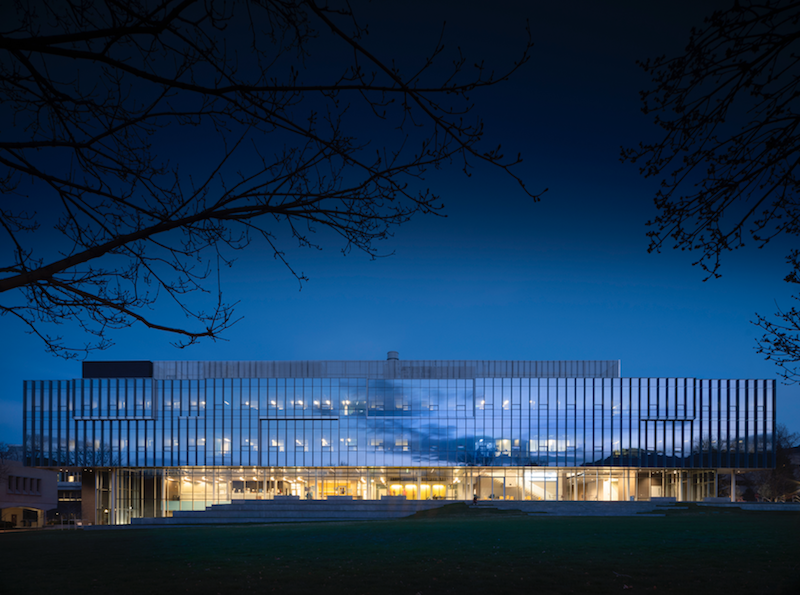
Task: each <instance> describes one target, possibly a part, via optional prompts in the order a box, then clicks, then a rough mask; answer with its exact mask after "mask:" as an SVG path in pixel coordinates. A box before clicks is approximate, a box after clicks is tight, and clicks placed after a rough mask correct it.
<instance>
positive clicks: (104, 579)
mask: <svg viewBox="0 0 800 595" xmlns="http://www.w3.org/2000/svg"><path fill="white" fill-rule="evenodd" d="M0 568H1V569H2V573H1V574H0V593H3V594H5V593H9V594H10V593H25V594H36V593H46V594H48V595H53V594H56V593H80V594H81V595H84V594H91V593H114V594H125V593H131V594H136V595H146V594H149V593H175V594H177V593H192V594H201V593H222V594H226V595H227V594H229V593H230V594H238V593H281V594H291V593H322V594H324V595H335V594H339V593H347V594H358V593H366V594H394V593H398V594H409V595H415V594H417V593H421V594H422V595H429V594H430V595H433V594H437V593H458V594H465V593H481V594H495V593H498V594H500V593H570V592H574V593H617V592H620V591H624V590H629V589H632V590H633V594H634V595H635V593H638V592H641V591H653V590H655V591H657V592H661V593H702V594H703V595H708V594H712V593H724V594H725V595H732V594H739V593H747V594H757V593H785V594H787V595H797V594H799V593H800V515H798V514H796V513H752V512H751V513H743V512H730V511H727V510H718V511H714V510H712V509H700V508H698V507H694V506H693V507H691V508H690V510H689V511H685V512H680V513H671V514H670V515H669V516H667V517H665V518H630V517H622V518H613V517H606V518H565V517H562V518H552V517H551V518H546V517H530V516H520V515H517V514H490V513H488V512H487V513H479V512H477V511H472V510H469V509H467V508H466V507H465V506H464V505H461V504H456V505H453V506H449V507H445V508H444V509H441V510H440V511H439V512H437V513H435V514H428V515H427V516H425V517H422V518H411V519H405V520H401V521H391V522H377V523H325V524H307V525H267V526H258V527H233V526H216V527H203V528H173V529H136V530H132V529H131V530H109V531H63V532H58V531H39V532H31V533H6V534H0Z"/></svg>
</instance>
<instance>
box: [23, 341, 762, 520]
mask: <svg viewBox="0 0 800 595" xmlns="http://www.w3.org/2000/svg"><path fill="white" fill-rule="evenodd" d="M775 391H776V387H775V381H774V380H764V379H697V378H681V377H674V378H625V377H622V376H621V375H620V362H619V360H602V361H516V360H514V361H486V360H409V361H405V360H400V358H399V355H398V354H397V352H393V351H390V352H389V355H388V358H387V359H386V360H385V361H384V360H374V361H335V360H323V361H200V362H182V361H162V362H150V361H134V362H84V364H83V374H82V377H81V378H76V379H71V380H55V381H51V380H33V381H26V382H25V383H24V387H23V399H24V414H23V432H24V436H25V444H24V449H25V454H24V456H25V462H26V464H27V465H29V466H31V467H44V468H49V469H54V470H57V471H59V472H61V473H63V474H69V473H72V474H73V476H74V477H78V476H79V477H80V485H81V490H80V498H79V499H80V504H81V507H82V512H81V515H82V517H83V520H84V522H86V523H98V524H106V523H108V524H120V523H123V524H124V523H129V522H130V519H131V518H137V517H165V516H171V515H172V513H173V512H174V511H177V510H202V509H204V508H205V507H207V506H209V505H212V504H218V503H227V502H231V501H232V500H235V499H271V498H274V497H276V496H282V495H293V496H300V497H301V498H304V499H323V498H328V497H329V496H350V497H353V498H356V499H380V498H381V497H383V496H387V495H390V496H404V497H406V498H408V499H437V500H438V499H445V500H461V501H465V500H472V499H473V497H477V498H479V499H490V500H621V501H622V500H624V501H627V500H649V499H650V498H652V497H663V496H672V497H675V498H677V499H678V500H683V501H687V500H702V499H704V498H706V497H716V496H719V495H720V493H721V487H720V485H721V483H722V482H720V481H719V479H720V478H721V477H723V476H724V477H726V479H727V480H728V481H729V482H730V483H732V484H733V490H732V491H731V492H732V493H733V494H735V493H736V488H735V482H736V475H737V474H738V473H742V472H745V471H748V470H754V469H770V468H774V467H775V431H774V430H775V419H776V417H775V416H776V411H775ZM65 476H66V475H65ZM77 491H78V490H77V487H76V488H75V489H74V490H73V494H72V496H71V497H73V501H78V496H77ZM65 497H66V496H65Z"/></svg>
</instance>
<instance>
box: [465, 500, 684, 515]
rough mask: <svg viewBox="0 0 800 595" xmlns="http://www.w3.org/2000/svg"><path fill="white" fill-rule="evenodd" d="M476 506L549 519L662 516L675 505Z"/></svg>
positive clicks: (658, 502)
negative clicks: (556, 517)
mask: <svg viewBox="0 0 800 595" xmlns="http://www.w3.org/2000/svg"><path fill="white" fill-rule="evenodd" d="M478 507H491V508H496V509H498V510H519V511H522V512H527V513H528V514H531V515H540V514H546V515H548V516H664V514H665V512H664V510H665V508H673V509H674V508H686V507H685V506H676V502H675V498H652V499H650V500H649V501H640V502H592V501H589V502H572V501H553V500H524V501H514V500H494V501H489V502H486V501H481V502H479V503H478Z"/></svg>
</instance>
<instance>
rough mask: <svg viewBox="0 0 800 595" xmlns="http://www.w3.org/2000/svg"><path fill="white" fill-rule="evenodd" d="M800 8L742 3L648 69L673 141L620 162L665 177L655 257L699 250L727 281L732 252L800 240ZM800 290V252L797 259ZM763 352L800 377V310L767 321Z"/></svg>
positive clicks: (648, 107) (793, 258)
mask: <svg viewBox="0 0 800 595" xmlns="http://www.w3.org/2000/svg"><path fill="white" fill-rule="evenodd" d="M798 31H800V2H797V1H788V0H764V1H759V2H755V1H743V2H735V3H734V4H733V6H731V8H729V9H727V10H723V11H717V12H715V13H714V14H712V15H711V16H710V17H708V18H707V19H706V20H705V22H704V25H703V26H702V27H700V28H696V29H692V31H691V37H690V40H689V44H688V45H687V46H686V50H685V53H684V54H683V55H680V56H678V57H674V58H667V57H666V56H662V57H659V58H655V59H651V60H646V61H645V62H641V63H640V64H641V66H642V67H643V68H644V69H645V70H646V71H647V72H648V73H649V74H650V75H651V76H652V77H653V83H654V88H652V89H651V90H648V91H643V92H642V93H641V95H642V101H643V103H644V108H643V111H644V112H645V113H646V114H655V116H656V118H655V122H656V124H657V125H658V126H660V127H661V128H662V129H663V130H664V132H665V134H664V136H663V137H662V138H661V139H660V140H658V141H657V142H654V143H642V144H640V145H639V147H637V148H635V149H623V151H622V157H623V160H629V161H631V162H643V165H641V168H640V171H641V173H642V174H644V175H645V176H647V177H652V176H656V177H660V178H661V185H660V189H659V190H658V192H657V193H656V196H655V204H656V207H657V208H658V211H659V214H658V216H657V217H656V218H655V219H653V220H652V221H650V222H648V225H649V226H651V227H652V229H651V230H650V231H649V232H648V235H649V237H650V247H649V250H650V251H659V250H661V249H662V248H663V247H664V246H665V245H669V244H671V245H673V247H674V248H680V249H681V250H692V251H696V252H697V253H698V255H699V256H698V257H697V259H696V261H695V262H694V264H696V265H700V266H701V267H702V268H703V270H704V271H705V272H706V273H707V277H706V279H708V278H711V277H719V275H720V273H719V270H720V263H721V257H722V254H723V253H724V252H727V251H730V250H735V249H738V248H741V247H743V246H744V245H745V244H746V243H747V242H748V241H749V240H752V241H753V242H754V243H755V244H756V245H757V246H763V245H765V244H766V243H768V242H770V241H771V240H773V239H775V238H776V237H778V236H792V237H795V238H796V237H798V236H800V195H798V184H800V180H799V179H798V173H799V171H800V170H798V159H800V104H799V103H798V97H799V96H800V95H799V93H800V78H799V75H800V34H798ZM786 260H787V263H788V264H789V268H790V272H789V274H788V275H787V276H786V281H787V282H789V283H800V277H798V274H799V273H800V252H799V251H798V250H796V249H793V250H791V251H790V253H789V254H788V256H787V258H786ZM755 324H757V325H758V326H760V327H761V328H762V329H763V331H764V333H763V337H762V338H761V339H760V341H759V352H760V353H764V354H765V355H766V356H767V359H771V360H774V361H775V362H776V363H777V364H778V365H779V366H781V367H782V369H783V373H784V374H785V376H786V378H787V379H792V378H795V377H796V374H797V372H796V367H795V364H796V363H797V362H798V361H800V311H798V310H797V309H796V308H794V307H793V308H791V309H789V310H781V309H779V311H778V312H777V315H776V318H774V319H768V318H767V317H764V316H758V318H757V320H756V321H755Z"/></svg>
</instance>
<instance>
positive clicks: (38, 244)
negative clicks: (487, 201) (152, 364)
mask: <svg viewBox="0 0 800 595" xmlns="http://www.w3.org/2000/svg"><path fill="white" fill-rule="evenodd" d="M397 10H402V7H400V6H399V5H398V7H397ZM443 33H444V30H442V34H443ZM373 45H375V44H373ZM413 45H415V44H412V43H411V42H410V41H409V43H408V44H407V45H405V46H404V47H402V48H393V50H394V51H393V54H394V55H393V56H391V55H389V56H386V55H383V54H384V53H385V52H381V51H380V50H376V49H374V47H371V46H370V44H369V43H368V39H367V28H366V27H365V26H364V25H363V24H362V23H361V22H360V21H357V19H356V16H355V15H354V14H353V12H352V11H351V9H350V4H349V3H348V2H345V1H343V0H342V1H336V0H334V1H333V2H329V3H325V4H319V3H317V2H316V1H315V0H239V1H227V2H226V1H223V0H205V1H204V2H200V1H198V0H157V1H147V0H138V1H136V0H134V1H132V2H128V1H126V2H116V1H113V0H63V1H60V2H49V1H44V0H42V1H41V2H38V3H37V2H35V1H31V2H28V1H18V2H16V5H15V11H13V12H12V11H8V10H7V11H4V22H3V23H2V24H0V101H2V105H3V108H4V112H3V114H4V115H3V116H2V117H3V120H2V133H1V134H0V168H2V171H0V191H2V192H3V194H4V195H5V197H6V198H5V200H4V202H3V204H2V207H0V234H3V236H2V237H3V242H4V244H3V246H4V247H3V250H4V251H5V252H4V253H5V254H6V256H5V262H3V263H0V294H2V295H3V298H2V304H0V314H3V315H10V316H13V317H16V318H18V319H19V320H21V321H22V322H23V323H24V324H25V325H27V327H28V329H29V332H31V333H34V334H35V335H37V336H39V337H40V338H41V339H42V340H44V342H45V344H46V346H47V349H48V350H49V351H50V352H52V353H55V354H58V355H62V356H65V357H74V356H76V355H79V354H80V353H85V352H86V351H87V350H89V349H102V348H105V347H108V346H109V345H110V343H111V340H110V338H109V335H108V333H109V331H110V330H112V329H118V328H121V327H126V326H130V325H132V324H136V323H140V324H143V325H146V326H147V327H150V328H154V329H159V330H162V331H167V332H170V333H174V334H175V335H176V336H177V337H178V341H177V344H178V345H179V346H185V345H187V344H191V343H193V342H195V341H197V340H198V339H200V338H202V337H212V338H214V337H217V336H218V335H219V333H220V332H221V331H223V330H224V329H225V328H227V327H228V326H230V325H231V324H232V323H233V322H234V321H235V317H234V314H233V309H232V304H230V303H228V302H225V301H223V299H222V296H221V292H220V291H219V290H218V288H217V287H215V285H217V286H218V284H219V283H218V280H216V281H215V280H213V278H212V279H209V277H210V275H211V273H212V271H213V270H215V269H216V270H218V269H219V267H220V266H225V265H229V264H230V263H231V255H232V251H235V250H241V249H243V248H245V247H247V246H252V248H253V249H255V250H264V251H265V252H266V253H267V254H269V255H270V256H273V257H275V258H277V259H279V260H281V261H283V262H284V264H286V266H288V267H289V268H290V270H291V271H292V273H293V274H295V275H296V276H297V278H298V279H299V280H300V281H301V282H302V280H303V279H304V277H303V275H302V273H296V272H295V271H294V270H293V269H291V266H290V264H289V263H288V262H287V261H286V260H285V257H284V252H283V246H285V242H286V241H287V239H289V238H293V240H294V241H296V242H298V243H299V244H300V245H301V246H311V247H317V244H318V243H322V242H323V241H324V240H325V237H324V236H325V235H327V234H322V237H321V239H320V240H315V239H314V237H315V236H314V234H315V233H317V232H319V231H325V230H328V231H330V232H333V234H334V236H336V235H338V236H339V237H340V239H341V242H342V246H343V251H345V252H347V251H349V250H351V249H353V248H356V249H358V250H362V251H364V252H366V253H367V254H368V255H371V256H373V257H374V256H375V255H376V251H375V247H374V242H375V241H376V240H381V239H384V238H386V237H387V236H388V235H390V234H391V232H392V230H393V228H394V226H397V225H400V224H402V223H403V222H405V221H407V220H408V219H409V218H410V217H412V216H413V215H415V214H417V213H436V212H437V211H438V210H439V209H440V208H441V201H440V200H439V196H438V194H437V193H435V192H433V191H431V190H430V189H428V188H426V187H425V186H424V182H423V180H424V175H425V173H426V171H428V170H429V168H439V167H440V166H442V165H445V164H448V163H451V162H452V161H453V160H457V161H458V163H459V166H460V167H461V168H462V169H463V170H464V172H465V173H467V174H469V173H470V172H471V170H472V167H473V165H474V164H475V163H480V162H483V163H488V164H490V165H492V166H495V167H498V168H500V169H501V170H502V171H503V172H505V173H507V174H508V175H510V176H511V177H512V178H513V179H515V180H517V182H519V183H520V185H521V186H523V188H524V185H522V182H521V181H520V180H519V179H518V178H517V177H516V176H515V174H514V173H513V172H512V171H511V169H510V168H511V166H513V165H514V164H516V163H519V161H520V159H519V157H518V156H517V157H512V158H510V159H507V158H505V157H504V156H503V154H502V152H501V150H500V147H499V146H497V145H494V146H492V147H487V146H485V142H484V140H485V139H484V128H483V124H482V122H481V120H480V118H478V117H477V116H475V115H474V114H473V113H472V107H473V104H472V102H471V98H470V93H471V92H472V91H475V90H478V89H480V88H484V87H488V86H491V85H494V84H496V83H497V82H499V81H501V80H504V79H505V78H506V77H508V76H509V75H510V74H511V73H513V72H514V71H515V70H516V69H517V68H519V66H520V65H521V64H523V63H524V62H526V60H527V58H528V50H529V48H530V46H531V42H530V36H529V35H528V39H527V42H523V44H522V47H521V52H520V56H519V59H518V60H517V61H516V62H514V63H512V64H510V65H509V67H508V68H507V70H506V71H504V72H503V73H502V74H498V75H496V74H494V73H493V72H492V71H490V70H488V69H486V68H484V66H483V65H482V63H478V64H475V66H474V67H473V66H472V64H474V62H469V63H468V62H467V60H466V58H465V57H463V56H462V55H461V54H460V51H457V52H455V53H453V54H452V55H447V54H446V52H445V50H444V45H443V43H442V38H441V37H440V38H439V41H438V42H437V43H436V44H435V46H434V49H433V52H432V53H431V54H430V55H428V56H421V57H419V59H418V60H416V61H414V60H411V59H410V58H409V55H408V49H409V48H410V47H413ZM445 60H449V61H448V62H447V63H448V64H450V66H445V67H444V68H442V67H441V66H440V63H441V62H442V61H445ZM414 62H415V63H414ZM526 192H527V191H526ZM529 195H530V196H532V197H534V198H536V197H535V195H533V194H530V193H529ZM14 197H15V198H16V200H14ZM34 234H35V235H34ZM318 237H319V236H318ZM194 292H201V293H203V292H205V293H209V294H210V295H211V297H210V304H208V303H207V304H206V306H207V308H205V309H204V308H203V307H202V306H200V305H198V304H197V303H196V302H195V301H193V298H191V297H190V294H193V293H194ZM157 302H158V304H159V306H160V309H159V315H156V314H154V308H153V306H154V305H155V304H156V303H157ZM165 302H166V303H165ZM168 303H171V304H173V305H174V307H175V308H176V309H177V312H179V313H182V315H185V316H186V317H187V320H186V322H185V324H183V323H182V322H181V318H180V316H179V317H178V319H177V321H176V320H175V317H174V313H175V312H174V311H169V310H167V311H165V310H164V306H166V305H167V304H168ZM64 321H72V322H76V323H77V324H79V325H80V326H81V327H82V329H83V330H84V331H85V332H86V333H88V334H89V335H90V336H91V340H90V341H89V342H87V343H86V344H85V345H73V344H68V343H65V341H64V340H63V339H62V337H59V336H56V335H54V334H52V333H51V331H50V330H49V329H51V328H52V327H51V325H53V324H60V323H62V322H64Z"/></svg>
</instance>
